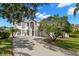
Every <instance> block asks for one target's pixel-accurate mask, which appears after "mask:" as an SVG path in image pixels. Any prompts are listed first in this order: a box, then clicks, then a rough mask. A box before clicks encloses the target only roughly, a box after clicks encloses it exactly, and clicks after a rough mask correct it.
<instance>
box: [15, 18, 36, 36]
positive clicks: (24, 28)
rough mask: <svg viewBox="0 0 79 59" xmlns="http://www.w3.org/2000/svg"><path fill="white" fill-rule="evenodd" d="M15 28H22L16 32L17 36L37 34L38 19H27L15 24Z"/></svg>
mask: <svg viewBox="0 0 79 59" xmlns="http://www.w3.org/2000/svg"><path fill="white" fill-rule="evenodd" d="M14 27H15V28H18V29H20V31H18V32H16V33H15V36H37V35H38V26H37V21H35V20H30V19H26V20H25V21H24V22H21V23H18V24H15V25H14Z"/></svg>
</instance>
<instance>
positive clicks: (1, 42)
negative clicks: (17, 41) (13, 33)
mask: <svg viewBox="0 0 79 59" xmlns="http://www.w3.org/2000/svg"><path fill="white" fill-rule="evenodd" d="M0 56H12V39H11V38H8V39H0Z"/></svg>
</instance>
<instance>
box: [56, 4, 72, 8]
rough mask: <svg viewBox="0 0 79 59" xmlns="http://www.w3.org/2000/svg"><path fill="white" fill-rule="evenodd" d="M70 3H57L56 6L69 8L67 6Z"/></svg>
mask: <svg viewBox="0 0 79 59" xmlns="http://www.w3.org/2000/svg"><path fill="white" fill-rule="evenodd" d="M71 4H72V3H59V4H58V6H57V7H58V8H63V7H65V6H69V5H71Z"/></svg>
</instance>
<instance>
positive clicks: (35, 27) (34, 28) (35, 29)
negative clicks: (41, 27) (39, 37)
mask: <svg viewBox="0 0 79 59" xmlns="http://www.w3.org/2000/svg"><path fill="white" fill-rule="evenodd" d="M35 32H36V25H35V22H34V36H35V34H36V33H35Z"/></svg>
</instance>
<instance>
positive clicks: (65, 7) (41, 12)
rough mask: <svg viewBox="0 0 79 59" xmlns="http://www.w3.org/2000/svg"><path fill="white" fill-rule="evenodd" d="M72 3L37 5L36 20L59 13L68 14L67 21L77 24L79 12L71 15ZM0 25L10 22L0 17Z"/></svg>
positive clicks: (73, 5) (6, 24) (78, 22)
mask: <svg viewBox="0 0 79 59" xmlns="http://www.w3.org/2000/svg"><path fill="white" fill-rule="evenodd" d="M75 5H76V4H74V3H52V4H48V5H42V6H39V7H38V12H37V13H36V17H37V18H36V19H35V20H37V21H40V20H42V19H44V18H47V17H49V16H53V15H55V14H59V15H60V16H68V21H69V22H70V23H71V24H79V17H78V16H79V12H78V13H77V16H76V17H74V16H73V11H74V9H75ZM0 26H8V27H10V26H11V24H10V23H9V22H7V21H6V19H2V18H0Z"/></svg>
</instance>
